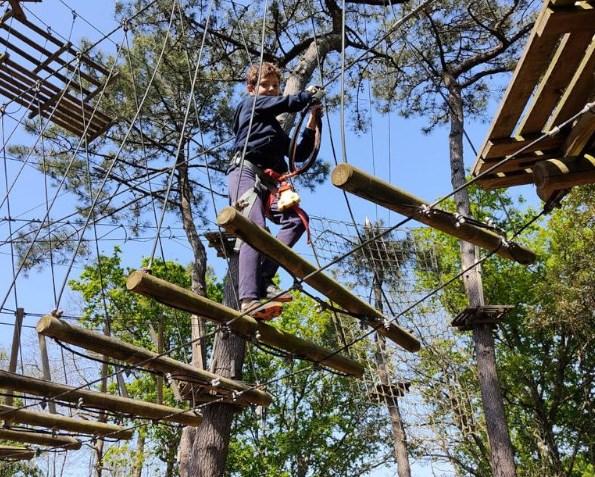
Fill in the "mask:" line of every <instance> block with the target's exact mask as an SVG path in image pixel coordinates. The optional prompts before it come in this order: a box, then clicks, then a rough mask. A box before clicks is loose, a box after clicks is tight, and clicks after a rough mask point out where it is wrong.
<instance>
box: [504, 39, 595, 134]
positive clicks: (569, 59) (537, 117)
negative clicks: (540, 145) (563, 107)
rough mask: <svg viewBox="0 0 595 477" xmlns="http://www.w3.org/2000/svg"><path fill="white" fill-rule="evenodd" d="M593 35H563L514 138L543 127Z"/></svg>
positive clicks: (537, 130)
mask: <svg viewBox="0 0 595 477" xmlns="http://www.w3.org/2000/svg"><path fill="white" fill-rule="evenodd" d="M592 38H593V33H591V32H585V31H581V32H572V33H569V34H568V35H566V36H565V37H564V38H563V40H562V42H561V43H560V46H559V47H558V49H557V51H556V53H555V55H554V58H553V59H552V61H551V62H550V64H549V67H548V70H547V72H546V74H545V75H544V77H543V78H542V79H541V81H540V82H539V85H538V86H537V89H536V91H535V93H534V94H533V96H532V99H531V103H530V105H529V106H528V112H527V114H526V115H525V117H524V118H523V120H522V121H521V122H520V123H519V126H518V128H517V131H516V134H519V135H521V136H523V137H524V136H527V135H529V134H535V133H539V132H541V131H542V130H544V127H545V124H546V122H547V120H548V118H549V117H550V115H551V114H552V111H553V109H554V107H555V106H556V104H557V103H558V101H559V100H560V98H561V97H562V94H563V92H564V90H565V89H566V87H567V86H568V84H569V83H570V81H571V79H572V77H573V75H574V72H575V71H576V68H577V67H578V65H579V64H580V62H581V60H582V58H583V56H584V54H585V51H586V50H587V48H588V46H589V44H590V43H591V40H592Z"/></svg>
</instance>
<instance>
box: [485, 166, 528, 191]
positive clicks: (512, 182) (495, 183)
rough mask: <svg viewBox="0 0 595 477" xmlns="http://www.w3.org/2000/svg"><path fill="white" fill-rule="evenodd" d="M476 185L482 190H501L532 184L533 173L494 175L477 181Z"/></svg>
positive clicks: (520, 172)
mask: <svg viewBox="0 0 595 477" xmlns="http://www.w3.org/2000/svg"><path fill="white" fill-rule="evenodd" d="M477 184H478V185H479V186H480V187H481V188H482V189H487V190H490V189H501V188H503V187H511V186H518V185H525V184H533V171H532V170H531V171H518V172H513V173H509V174H502V173H498V174H494V175H489V176H486V177H485V178H482V179H479V180H478V181H477Z"/></svg>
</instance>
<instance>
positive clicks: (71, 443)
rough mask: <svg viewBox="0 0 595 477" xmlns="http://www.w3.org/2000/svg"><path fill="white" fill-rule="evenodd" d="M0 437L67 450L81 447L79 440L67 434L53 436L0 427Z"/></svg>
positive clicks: (5, 439) (6, 439)
mask: <svg viewBox="0 0 595 477" xmlns="http://www.w3.org/2000/svg"><path fill="white" fill-rule="evenodd" d="M0 439H1V440H4V441H12V442H18V443H25V444H37V445H40V446H47V447H62V448H64V449H68V450H78V449H80V448H81V441H79V440H77V439H75V438H74V437H69V436H55V435H53V434H49V433H47V434H45V433H42V432H35V431H24V430H22V429H19V430H18V431H16V430H12V429H0Z"/></svg>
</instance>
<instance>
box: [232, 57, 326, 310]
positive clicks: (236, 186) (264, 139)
mask: <svg viewBox="0 0 595 477" xmlns="http://www.w3.org/2000/svg"><path fill="white" fill-rule="evenodd" d="M259 73H260V81H259ZM246 83H247V85H246V89H247V91H248V94H249V96H247V97H246V98H244V99H243V101H242V102H241V103H240V104H239V106H238V107H237V109H236V112H235V118H234V126H233V130H234V133H235V135H236V140H235V145H234V151H235V154H234V156H233V160H232V164H231V166H230V169H229V170H228V174H229V184H228V187H229V188H228V190H229V198H230V202H231V204H232V205H236V206H239V208H240V209H241V210H242V213H243V214H244V215H246V216H247V217H248V218H249V219H250V220H252V221H253V222H254V223H256V224H258V225H260V226H261V227H264V226H265V215H266V216H267V217H269V218H270V219H271V220H272V221H273V222H275V223H276V224H278V225H281V229H280V230H279V233H278V234H277V239H278V240H280V241H281V242H283V243H285V244H286V245H289V246H290V247H292V246H293V245H294V244H295V243H296V242H297V241H298V240H299V238H300V237H301V235H302V234H303V233H304V231H305V225H304V224H303V222H302V219H301V218H300V217H299V216H298V214H297V213H296V211H295V210H294V209H293V208H291V209H287V210H284V211H283V212H281V211H279V210H278V208H277V202H276V197H275V196H274V194H273V196H272V197H271V198H270V200H269V194H270V190H271V189H274V187H275V181H274V180H273V179H271V178H270V177H269V176H267V175H266V174H265V173H264V171H265V170H266V169H272V170H273V171H274V172H277V173H279V174H284V173H286V172H287V171H288V167H287V163H286V161H285V156H286V155H287V154H288V150H289V143H290V139H289V137H288V135H287V134H286V133H285V131H284V130H283V128H282V127H281V125H280V124H279V121H278V120H277V119H276V116H278V115H279V114H282V113H286V112H288V113H296V112H299V111H301V110H302V109H304V108H305V107H307V106H311V105H313V106H312V108H311V114H310V118H309V120H308V124H307V126H306V128H305V129H304V132H303V133H302V138H301V141H300V143H299V145H298V147H297V148H296V161H303V160H305V159H306V158H307V157H308V155H309V154H310V152H311V151H312V149H313V147H314V129H315V127H316V123H317V119H318V117H319V115H320V114H321V106H320V99H321V98H322V97H323V95H324V91H323V90H322V89H321V88H316V87H311V89H309V91H302V92H300V93H298V94H297V95H291V96H280V83H281V73H280V71H279V68H277V66H276V65H274V64H272V63H262V66H261V67H260V72H259V65H251V66H250V68H249V69H248V73H247V78H246ZM255 96H256V97H255ZM242 155H243V160H242ZM268 204H270V210H267V209H268ZM239 255H240V256H239V284H238V287H239V298H240V303H241V311H242V312H248V313H250V314H251V315H252V316H253V317H254V318H257V319H261V320H269V319H271V318H274V317H275V316H278V315H279V314H280V313H281V311H282V307H283V302H287V301H290V300H291V299H292V297H291V295H289V294H288V293H285V294H282V295H280V292H281V290H279V289H277V288H276V287H275V286H274V285H273V282H272V280H273V277H274V275H275V273H276V271H277V268H278V267H279V266H278V264H276V263H275V262H273V261H271V260H269V259H268V258H266V257H263V256H262V255H261V254H259V253H258V252H257V251H256V250H255V249H253V248H252V247H250V246H249V245H248V244H246V243H242V244H241V246H240V252H239ZM277 295H279V296H277ZM261 298H265V299H266V298H274V301H270V302H269V303H264V304H261V302H260V299H261Z"/></svg>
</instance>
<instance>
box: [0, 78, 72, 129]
mask: <svg viewBox="0 0 595 477" xmlns="http://www.w3.org/2000/svg"><path fill="white" fill-rule="evenodd" d="M0 90H2V94H4V95H5V96H6V97H8V98H10V99H11V100H12V101H15V102H16V103H18V104H20V105H22V106H24V107H26V108H28V109H31V106H32V105H33V107H35V104H36V101H37V98H36V97H35V96H34V95H33V94H30V93H27V92H25V91H23V90H21V89H18V88H15V87H14V86H12V85H10V84H9V83H7V81H6V76H5V75H4V74H3V73H2V72H0ZM44 117H49V114H48V115H44ZM51 121H52V122H54V123H56V124H57V125H58V126H60V127H62V128H64V129H66V130H67V131H70V132H72V133H73V134H76V135H78V136H81V135H82V134H83V131H82V130H79V129H76V126H77V125H76V123H73V122H72V120H69V119H68V117H64V115H63V113H62V112H60V111H55V112H54V114H53V116H52V117H51Z"/></svg>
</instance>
